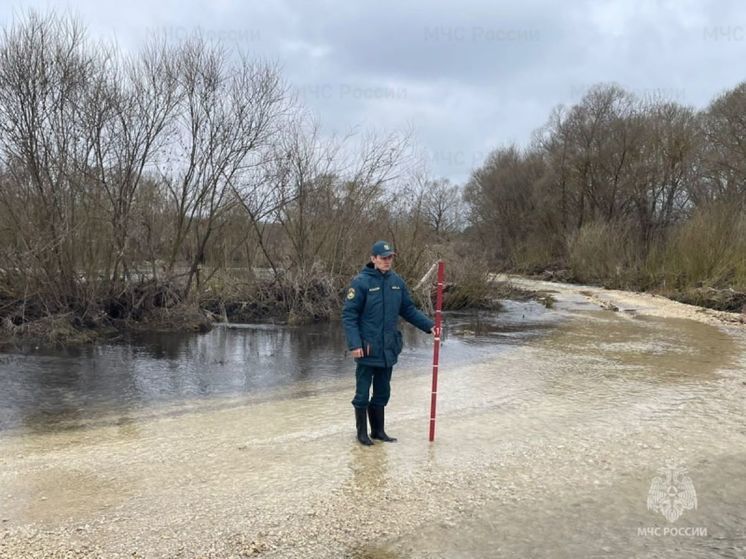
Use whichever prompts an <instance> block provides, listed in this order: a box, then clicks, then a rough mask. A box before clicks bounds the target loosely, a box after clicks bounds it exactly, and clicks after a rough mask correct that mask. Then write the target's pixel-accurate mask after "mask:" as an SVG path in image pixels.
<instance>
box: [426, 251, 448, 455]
mask: <svg viewBox="0 0 746 559" xmlns="http://www.w3.org/2000/svg"><path fill="white" fill-rule="evenodd" d="M445 271H446V265H445V262H443V261H442V260H438V290H437V296H436V299H435V334H436V335H435V341H434V343H433V388H432V391H431V393H430V442H433V441H434V440H435V401H436V400H437V397H438V362H439V361H440V336H441V334H442V332H441V328H440V326H441V324H442V317H441V309H442V308H443V280H444V278H445Z"/></svg>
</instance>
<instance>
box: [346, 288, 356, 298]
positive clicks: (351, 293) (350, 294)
mask: <svg viewBox="0 0 746 559" xmlns="http://www.w3.org/2000/svg"><path fill="white" fill-rule="evenodd" d="M347 298H348V299H349V300H350V301H352V300H353V299H354V298H355V288H354V287H350V288H349V289H348V290H347Z"/></svg>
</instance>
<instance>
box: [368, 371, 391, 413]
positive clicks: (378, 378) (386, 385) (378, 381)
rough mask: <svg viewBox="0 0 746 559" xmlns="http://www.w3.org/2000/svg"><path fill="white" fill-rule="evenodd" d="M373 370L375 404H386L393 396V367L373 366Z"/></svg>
mask: <svg viewBox="0 0 746 559" xmlns="http://www.w3.org/2000/svg"><path fill="white" fill-rule="evenodd" d="M371 368H372V369H374V370H373V397H372V398H371V399H370V403H371V405H373V406H381V407H383V406H385V405H386V404H388V403H389V398H390V397H391V371H392V368H391V367H375V368H374V367H371Z"/></svg>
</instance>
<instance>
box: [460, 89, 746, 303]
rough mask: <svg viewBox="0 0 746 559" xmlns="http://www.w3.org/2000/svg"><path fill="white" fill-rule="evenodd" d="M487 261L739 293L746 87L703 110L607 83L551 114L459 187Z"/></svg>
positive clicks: (744, 254)
mask: <svg viewBox="0 0 746 559" xmlns="http://www.w3.org/2000/svg"><path fill="white" fill-rule="evenodd" d="M465 196H466V200H467V201H468V203H469V208H470V216H469V221H470V223H471V225H472V226H473V231H474V233H475V234H476V235H477V237H478V238H480V239H481V240H482V241H483V243H484V244H485V245H487V246H489V247H490V250H491V255H490V256H491V257H492V258H494V259H495V260H497V261H501V262H504V263H506V265H507V266H508V267H510V268H514V269H515V268H518V269H522V270H537V269H542V270H543V269H546V268H548V267H555V268H556V267H560V268H564V269H569V270H570V271H571V273H572V275H573V276H574V277H575V278H576V279H578V280H580V281H602V282H605V283H607V284H611V285H622V286H631V287H636V288H650V287H670V288H674V289H675V288H683V287H687V286H695V285H702V284H705V285H712V286H720V287H723V286H730V287H740V288H741V289H743V288H745V287H746V214H745V213H744V212H745V206H746V83H743V84H741V85H739V86H738V87H736V88H734V89H732V90H730V91H727V92H725V93H723V94H722V95H720V96H719V97H718V98H717V99H715V100H714V101H713V102H712V103H711V105H710V106H709V107H708V108H707V109H705V110H702V111H696V110H694V109H692V108H690V107H685V106H681V105H679V104H676V103H673V102H670V101H667V100H664V99H661V100H657V101H651V100H646V101H643V100H639V99H637V98H636V97H635V96H634V95H633V94H631V93H629V92H627V91H625V90H624V89H622V88H620V87H618V86H616V85H599V86H596V87H594V88H592V89H591V90H590V91H589V92H588V93H587V94H586V95H585V96H584V98H583V99H582V100H581V101H580V102H579V103H578V104H576V105H574V106H571V107H568V108H565V107H561V108H558V109H556V110H555V111H554V112H553V113H552V114H551V116H550V118H549V121H548V122H547V124H546V126H545V127H543V128H542V129H541V130H539V131H537V133H536V134H535V137H534V139H533V141H532V142H531V144H530V145H529V146H528V147H527V148H526V149H524V150H521V149H518V148H516V147H514V146H513V147H508V148H505V149H498V150H496V151H495V152H494V153H492V154H491V156H490V157H489V158H488V159H487V160H486V161H485V162H484V164H483V165H482V166H481V167H480V168H479V169H477V170H476V171H474V173H473V175H472V177H471V180H470V181H469V182H468V184H467V185H466V188H465Z"/></svg>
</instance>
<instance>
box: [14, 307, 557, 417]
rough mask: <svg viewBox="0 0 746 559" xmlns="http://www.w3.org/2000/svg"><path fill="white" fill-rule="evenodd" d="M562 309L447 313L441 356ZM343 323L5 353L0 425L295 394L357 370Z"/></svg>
mask: <svg viewBox="0 0 746 559" xmlns="http://www.w3.org/2000/svg"><path fill="white" fill-rule="evenodd" d="M556 320H557V317H556V316H555V317H552V316H550V314H549V313H547V312H545V311H544V310H543V308H542V307H541V306H539V305H536V304H534V303H511V304H509V306H508V308H507V310H506V312H504V313H501V314H499V315H497V314H495V313H456V314H449V315H447V316H446V319H445V323H444V349H443V352H442V354H441V355H442V357H441V358H442V362H443V364H444V365H445V366H447V365H448V364H449V363H454V364H456V363H464V362H465V361H469V360H476V359H480V358H482V357H485V356H487V355H490V354H493V353H495V352H496V351H499V350H500V348H501V347H504V345H505V344H510V343H515V342H516V341H518V340H520V339H525V337H527V336H531V335H534V334H537V333H539V332H541V331H542V330H543V329H545V328H546V327H547V326H548V325H550V324H551V323H552V321H555V322H556ZM402 330H403V332H404V337H405V350H404V352H403V353H402V355H401V357H400V362H399V363H400V364H399V370H401V369H407V368H411V369H417V370H421V371H422V373H423V374H426V373H427V372H428V370H429V368H428V364H429V363H430V362H431V359H432V353H431V347H432V346H431V338H430V336H428V335H426V334H423V333H421V332H419V331H417V330H415V329H414V328H412V327H410V326H409V325H405V324H403V325H402ZM353 369H354V362H353V360H352V358H351V357H350V356H349V354H348V353H347V352H346V346H345V341H344V335H343V332H342V328H341V325H340V324H339V323H331V324H321V325H310V326H306V327H297V328H290V327H286V326H277V325H259V324H258V325H242V326H241V327H235V328H225V327H217V328H215V329H214V330H212V331H211V332H209V333H207V334H148V335H138V336H133V337H131V338H130V339H128V340H127V341H125V342H121V343H115V344H114V343H112V344H103V345H98V346H92V347H78V348H71V349H67V350H62V351H55V352H49V353H43V354H42V353H38V352H37V353H32V354H26V355H20V354H15V355H6V356H3V359H2V360H0V386H3V388H4V390H3V391H2V393H0V430H7V429H10V428H23V429H26V430H30V431H46V430H50V429H68V428H76V427H78V426H80V425H82V424H83V423H85V422H86V421H90V420H92V419H96V418H97V417H100V416H102V415H113V416H114V419H113V421H115V422H116V421H117V420H118V417H117V416H124V417H126V416H127V415H128V414H130V413H134V412H137V411H138V410H142V409H143V408H153V407H157V406H158V405H159V404H163V403H166V402H178V401H182V400H183V401H186V400H195V399H201V398H213V397H216V396H234V395H247V394H248V395H252V396H256V395H261V394H264V393H267V397H271V396H270V393H271V391H272V390H273V389H277V388H278V387H293V391H294V394H295V395H301V394H308V393H309V392H314V391H316V390H319V389H320V387H322V385H323V384H324V383H325V382H328V381H330V380H333V379H337V378H344V377H350V376H351V373H352V370H353Z"/></svg>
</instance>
